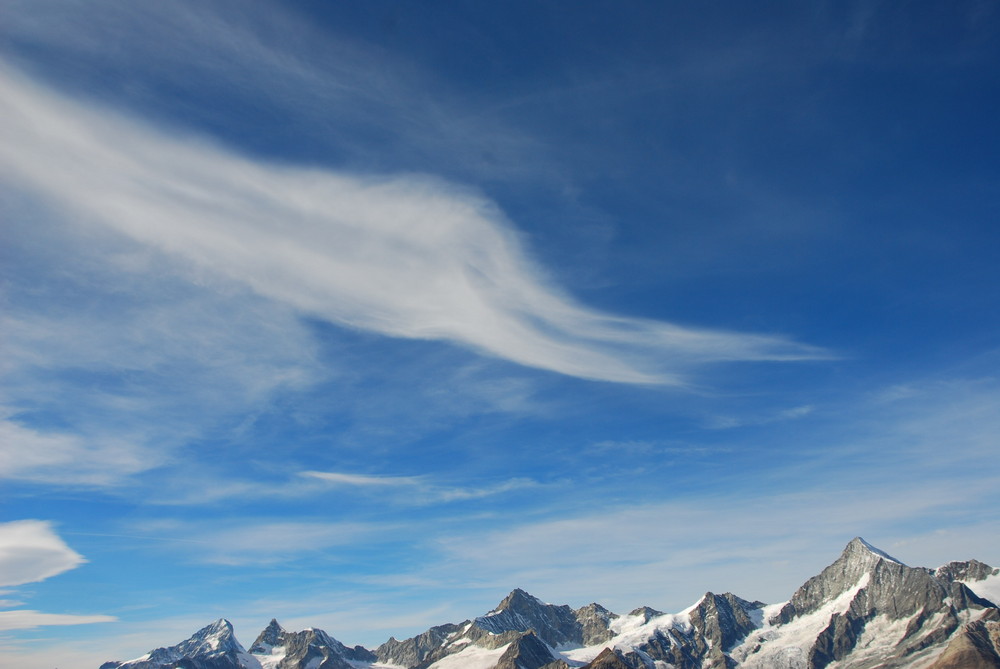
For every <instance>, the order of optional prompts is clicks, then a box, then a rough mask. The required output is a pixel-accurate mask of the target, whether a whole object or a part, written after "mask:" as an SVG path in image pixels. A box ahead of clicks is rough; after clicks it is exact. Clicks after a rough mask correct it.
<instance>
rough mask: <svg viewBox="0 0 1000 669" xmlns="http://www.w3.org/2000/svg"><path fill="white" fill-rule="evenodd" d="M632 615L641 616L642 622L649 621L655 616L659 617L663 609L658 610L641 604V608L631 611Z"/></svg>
mask: <svg viewBox="0 0 1000 669" xmlns="http://www.w3.org/2000/svg"><path fill="white" fill-rule="evenodd" d="M629 615H630V616H639V617H641V618H642V622H644V623H648V622H649V621H650V620H652V619H653V618H658V617H659V616H662V615H663V611H657V610H656V609H653V608H650V607H648V606H640V607H639V608H637V609H635V610H633V611H632V612H631V613H629Z"/></svg>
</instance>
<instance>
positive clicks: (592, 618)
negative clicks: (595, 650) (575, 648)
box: [573, 603, 618, 646]
mask: <svg viewBox="0 0 1000 669" xmlns="http://www.w3.org/2000/svg"><path fill="white" fill-rule="evenodd" d="M573 615H574V616H576V619H577V621H578V622H579V623H580V627H581V632H582V634H583V645H585V646H593V645H595V644H598V643H603V642H605V641H607V640H608V639H610V638H611V637H613V636H614V635H615V633H614V632H612V631H611V628H610V625H611V621H612V620H614V619H615V618H617V617H618V614H617V613H612V612H611V611H608V610H607V609H606V608H604V607H603V606H601V605H600V604H597V603H593V604H587V605H586V606H581V607H580V608H578V609H577V610H576V611H574V612H573Z"/></svg>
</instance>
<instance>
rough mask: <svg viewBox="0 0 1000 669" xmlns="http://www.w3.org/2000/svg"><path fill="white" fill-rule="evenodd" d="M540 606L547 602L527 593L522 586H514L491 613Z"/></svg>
mask: <svg viewBox="0 0 1000 669" xmlns="http://www.w3.org/2000/svg"><path fill="white" fill-rule="evenodd" d="M538 606H545V603H544V602H542V600H540V599H538V597H535V596H534V595H531V594H529V593H527V592H526V591H524V590H522V589H521V588H514V589H513V590H511V591H510V594H509V595H507V596H506V597H504V599H503V601H502V602H500V604H499V605H498V606H497V607H496V608H495V609H493V611H492V612H491V613H500V612H501V611H507V610H514V611H519V610H526V609H534V608H536V607H538ZM487 615H490V614H487Z"/></svg>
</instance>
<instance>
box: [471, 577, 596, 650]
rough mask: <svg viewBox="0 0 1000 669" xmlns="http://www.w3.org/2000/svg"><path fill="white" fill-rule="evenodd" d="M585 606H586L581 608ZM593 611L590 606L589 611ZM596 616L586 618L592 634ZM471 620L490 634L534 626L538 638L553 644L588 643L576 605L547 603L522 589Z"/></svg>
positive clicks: (580, 644) (525, 630)
mask: <svg viewBox="0 0 1000 669" xmlns="http://www.w3.org/2000/svg"><path fill="white" fill-rule="evenodd" d="M585 609H586V607H584V608H583V609H580V610H581V611H584V610H585ZM602 610H603V607H602ZM593 612H594V611H593V610H588V611H587V612H586V613H587V614H590V613H593ZM596 617H597V616H596V615H595V616H590V617H588V619H587V622H588V627H589V629H590V630H591V634H593V633H594V622H595V618H596ZM472 624H473V627H478V628H479V629H481V630H483V631H485V632H487V633H489V634H502V633H504V632H511V631H518V632H527V631H528V630H534V632H535V634H536V635H538V638H539V639H541V640H542V641H544V642H545V643H547V644H548V645H550V646H553V647H559V646H583V645H588V644H587V643H586V642H585V634H584V624H583V622H581V621H580V619H579V618H577V615H576V612H574V611H573V609H571V608H570V607H568V606H565V605H563V606H553V605H552V604H545V603H543V602H542V601H541V600H540V599H538V598H537V597H533V596H531V595H529V594H528V593H526V592H525V591H524V590H521V589H517V590H514V591H513V592H511V593H510V594H509V595H507V597H506V598H505V599H504V600H503V601H502V602H500V605H499V606H497V608H496V609H494V610H493V611H491V612H490V613H487V614H486V615H485V616H480V617H478V618H476V619H475V620H473V621H472ZM606 629H607V627H605V630H606Z"/></svg>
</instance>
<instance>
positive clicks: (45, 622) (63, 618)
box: [0, 609, 118, 630]
mask: <svg viewBox="0 0 1000 669" xmlns="http://www.w3.org/2000/svg"><path fill="white" fill-rule="evenodd" d="M116 620H118V619H117V618H116V617H114V616H105V615H90V616H80V615H71V614H66V613H42V612H41V611H31V610H28V609H22V610H16V611H0V630H31V629H35V628H38V627H48V626H51V625H90V624H93V623H111V622H115V621H116Z"/></svg>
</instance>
